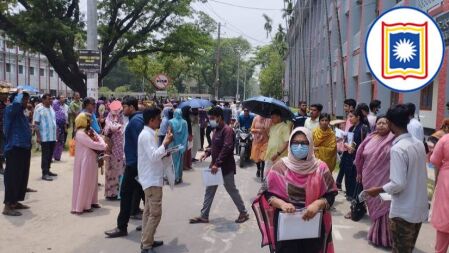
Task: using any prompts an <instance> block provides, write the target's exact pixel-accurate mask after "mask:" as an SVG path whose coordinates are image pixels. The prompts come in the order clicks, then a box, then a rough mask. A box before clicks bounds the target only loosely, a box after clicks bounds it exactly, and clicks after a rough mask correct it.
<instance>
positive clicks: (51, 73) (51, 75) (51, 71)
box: [50, 69, 54, 77]
mask: <svg viewBox="0 0 449 253" xmlns="http://www.w3.org/2000/svg"><path fill="white" fill-rule="evenodd" d="M53 72H54V71H53V70H51V69H50V77H53Z"/></svg>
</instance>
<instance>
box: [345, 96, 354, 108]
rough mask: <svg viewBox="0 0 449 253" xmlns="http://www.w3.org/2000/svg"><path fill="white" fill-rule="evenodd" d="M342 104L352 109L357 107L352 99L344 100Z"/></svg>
mask: <svg viewBox="0 0 449 253" xmlns="http://www.w3.org/2000/svg"><path fill="white" fill-rule="evenodd" d="M343 103H344V104H345V105H349V106H352V108H355V107H356V106H357V101H355V99H352V98H348V99H346V100H345V101H344V102H343Z"/></svg>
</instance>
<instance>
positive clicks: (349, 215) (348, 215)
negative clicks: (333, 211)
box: [345, 212, 352, 220]
mask: <svg viewBox="0 0 449 253" xmlns="http://www.w3.org/2000/svg"><path fill="white" fill-rule="evenodd" d="M345 219H348V220H350V219H352V215H351V212H349V213H347V214H346V215H345Z"/></svg>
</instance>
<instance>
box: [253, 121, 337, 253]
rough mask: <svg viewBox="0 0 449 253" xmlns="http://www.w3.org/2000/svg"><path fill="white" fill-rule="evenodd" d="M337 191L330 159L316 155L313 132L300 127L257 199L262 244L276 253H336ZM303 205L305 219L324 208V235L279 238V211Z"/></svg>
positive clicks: (254, 205) (291, 138)
mask: <svg viewBox="0 0 449 253" xmlns="http://www.w3.org/2000/svg"><path fill="white" fill-rule="evenodd" d="M337 193H338V190H337V186H336V185H335V181H334V179H333V177H332V174H331V172H330V171H329V168H328V167H327V165H326V163H324V162H323V161H321V160H319V159H316V158H315V155H314V152H313V138H312V133H311V132H310V131H309V130H308V129H306V128H303V127H298V128H296V129H295V130H294V131H293V132H292V134H291V136H290V142H289V147H288V157H285V158H283V159H281V160H280V161H278V162H277V163H275V164H274V165H273V167H272V168H271V170H270V171H269V173H268V175H267V178H266V185H265V186H264V187H263V189H262V193H261V194H260V195H259V196H258V198H257V199H256V200H255V201H254V203H253V210H254V212H255V215H256V219H257V221H258V224H259V228H260V230H261V232H262V247H263V246H267V245H269V247H270V252H272V253H291V252H308V253H334V246H333V242H332V216H331V212H330V208H331V206H332V205H333V204H334V201H335V196H336V195H337ZM301 208H305V209H304V212H303V216H302V218H303V219H304V220H310V219H312V218H313V217H315V215H316V214H317V213H318V212H320V211H322V212H323V218H322V224H321V234H320V237H318V238H314V239H298V240H290V241H278V240H277V238H276V234H277V233H276V231H277V223H276V220H277V217H278V215H279V212H286V213H294V212H296V210H297V209H301Z"/></svg>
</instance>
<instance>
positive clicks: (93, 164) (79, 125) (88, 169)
mask: <svg viewBox="0 0 449 253" xmlns="http://www.w3.org/2000/svg"><path fill="white" fill-rule="evenodd" d="M90 122H91V115H90V114H88V113H80V114H79V115H78V117H76V119H75V127H76V129H77V130H76V134H75V141H76V147H75V162H74V166H73V191H72V211H71V212H72V213H73V214H82V213H83V212H92V208H100V205H99V204H98V162H97V151H104V150H105V149H106V143H105V142H104V140H103V138H101V137H100V136H99V135H98V134H97V133H96V132H95V131H93V130H92V129H91V128H90V126H91V123H90Z"/></svg>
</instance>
